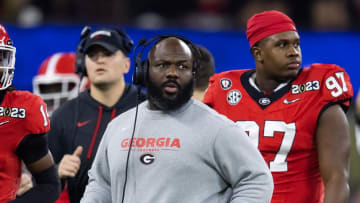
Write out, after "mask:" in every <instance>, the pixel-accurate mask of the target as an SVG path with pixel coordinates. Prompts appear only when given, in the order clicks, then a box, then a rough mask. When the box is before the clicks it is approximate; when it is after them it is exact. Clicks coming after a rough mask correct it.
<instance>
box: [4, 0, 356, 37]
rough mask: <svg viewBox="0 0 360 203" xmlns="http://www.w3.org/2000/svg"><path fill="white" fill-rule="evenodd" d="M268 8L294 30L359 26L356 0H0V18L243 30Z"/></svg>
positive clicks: (20, 22)
mask: <svg viewBox="0 0 360 203" xmlns="http://www.w3.org/2000/svg"><path fill="white" fill-rule="evenodd" d="M268 9H276V10H279V11H283V12H284V13H286V14H288V15H289V16H291V17H292V18H293V19H294V20H295V22H297V25H298V27H299V28H305V29H313V30H325V31H329V30H357V29H359V28H360V0H291V1H290V0H251V1H250V0H173V1H168V0H152V1H148V0H132V1H130V0H107V1H103V0H91V1H87V0H52V1H46V0H0V10H1V12H0V18H1V20H2V22H7V23H14V24H18V25H21V26H26V27H29V26H36V25H39V24H42V23H62V24H73V23H78V24H84V23H100V24H103V23H106V24H114V23H116V24H123V25H130V26H138V27H141V28H150V29H158V28H162V27H182V28H192V29H204V30H224V29H226V30H228V29H244V28H245V22H246V19H248V18H249V17H250V15H251V14H253V13H255V12H259V11H262V10H268Z"/></svg>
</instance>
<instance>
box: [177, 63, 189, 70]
mask: <svg viewBox="0 0 360 203" xmlns="http://www.w3.org/2000/svg"><path fill="white" fill-rule="evenodd" d="M178 68H179V69H180V70H186V69H188V67H187V66H186V65H184V64H179V65H178Z"/></svg>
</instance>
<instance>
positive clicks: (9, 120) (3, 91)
mask: <svg viewBox="0 0 360 203" xmlns="http://www.w3.org/2000/svg"><path fill="white" fill-rule="evenodd" d="M15 51H16V49H15V47H14V46H13V43H12V40H11V39H10V37H9V35H8V33H7V31H6V30H5V28H4V27H3V26H2V25H0V140H1V142H2V143H1V144H0V177H1V178H0V202H49V203H50V202H54V201H55V200H56V199H57V198H58V196H59V194H60V180H59V178H58V176H57V172H56V169H55V167H54V161H53V158H52V155H51V153H50V151H49V149H48V144H47V139H46V137H45V133H46V132H47V131H48V130H49V128H50V123H49V119H48V117H47V113H46V104H45V103H44V101H43V100H42V99H41V98H40V97H39V96H36V95H34V94H32V93H30V92H28V91H18V90H15V88H14V87H13V86H12V85H11V84H12V79H13V75H14V69H15V68H14V67H15ZM22 162H23V163H25V165H26V166H27V168H28V169H29V171H30V172H31V174H32V176H33V177H34V179H35V182H36V185H35V186H34V187H33V188H32V189H30V190H29V191H28V192H26V193H25V194H23V195H22V196H20V197H18V198H16V191H17V189H18V187H19V183H20V176H21V166H22ZM45 197H46V198H45Z"/></svg>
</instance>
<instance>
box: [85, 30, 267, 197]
mask: <svg viewBox="0 0 360 203" xmlns="http://www.w3.org/2000/svg"><path fill="white" fill-rule="evenodd" d="M193 60H194V51H193V49H192V48H191V47H190V46H189V45H188V43H185V42H184V41H183V40H181V39H179V38H177V37H166V38H161V39H160V40H159V41H157V42H156V43H155V44H154V46H153V47H152V48H151V50H150V53H149V56H148V62H149V67H148V68H149V70H148V76H147V79H148V81H147V82H146V84H147V85H146V86H147V93H148V101H145V102H144V103H142V104H140V105H139V108H138V115H137V120H136V126H135V134H134V135H133V127H134V117H135V113H136V110H135V109H132V110H129V111H128V112H125V113H124V114H122V115H120V116H118V117H116V118H115V119H114V120H113V121H112V122H111V123H110V124H109V125H108V128H107V130H106V132H105V135H104V138H103V140H102V142H101V144H100V147H99V150H98V152H97V155H96V158H95V161H94V164H93V166H92V168H91V170H90V172H89V177H90V179H89V184H88V186H87V188H86V191H85V194H84V197H83V199H82V201H81V202H82V203H87V202H91V203H93V202H102V203H105V202H156V203H162V202H178V203H181V202H184V203H189V202H206V203H219V202H223V203H226V202H233V203H238V202H239V203H240V202H241V203H244V202H249V203H250V202H253V203H255V202H256V203H259V202H264V203H265V202H270V199H271V195H272V191H273V182H272V178H271V174H270V172H269V170H268V168H267V166H266V163H265V162H264V160H263V159H262V157H261V155H260V153H259V151H258V150H257V149H256V148H255V147H254V145H253V144H251V142H250V140H249V138H248V137H247V135H246V134H245V132H244V131H243V130H242V129H241V128H240V127H239V126H237V125H236V124H235V123H234V122H232V121H230V120H229V119H227V118H225V117H224V116H221V115H220V114H218V113H216V112H215V111H213V110H212V109H211V108H209V107H207V106H206V105H205V104H203V103H201V102H199V101H197V100H194V99H192V98H191V96H192V92H193V88H194V87H193V86H194V75H196V74H197V69H196V67H193V64H194V63H193ZM132 135H133V137H132ZM129 153H130V154H129ZM127 156H129V159H128V160H127ZM126 171H127V172H126Z"/></svg>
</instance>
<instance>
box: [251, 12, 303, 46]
mask: <svg viewBox="0 0 360 203" xmlns="http://www.w3.org/2000/svg"><path fill="white" fill-rule="evenodd" d="M286 31H297V30H296V27H295V23H294V21H292V20H291V18H289V16H287V15H285V14H284V13H281V12H279V11H274V10H271V11H264V12H262V13H257V14H255V15H253V16H252V17H251V18H250V19H249V20H248V21H247V26H246V37H247V39H248V41H249V43H250V47H252V46H253V45H254V44H255V43H256V42H258V41H259V40H261V39H264V38H265V37H268V36H270V35H273V34H277V33H280V32H286Z"/></svg>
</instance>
